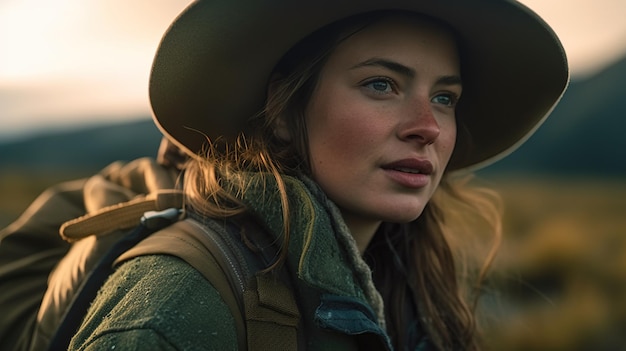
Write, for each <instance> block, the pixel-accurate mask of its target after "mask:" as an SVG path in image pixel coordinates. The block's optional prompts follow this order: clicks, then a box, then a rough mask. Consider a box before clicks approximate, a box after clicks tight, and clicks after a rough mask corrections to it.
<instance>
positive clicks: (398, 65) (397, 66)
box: [351, 58, 415, 78]
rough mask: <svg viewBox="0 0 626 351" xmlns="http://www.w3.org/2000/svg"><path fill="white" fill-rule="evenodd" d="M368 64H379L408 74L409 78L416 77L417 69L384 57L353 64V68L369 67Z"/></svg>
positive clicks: (405, 74)
mask: <svg viewBox="0 0 626 351" xmlns="http://www.w3.org/2000/svg"><path fill="white" fill-rule="evenodd" d="M368 66H379V67H384V68H387V69H389V70H391V71H394V72H397V73H399V74H402V75H404V76H407V77H409V78H414V77H415V70H413V69H412V68H410V67H407V66H405V65H403V64H401V63H398V62H395V61H391V60H387V59H382V58H371V59H369V60H366V61H363V62H361V63H358V64H356V65H354V66H352V68H351V69H356V68H360V67H368Z"/></svg>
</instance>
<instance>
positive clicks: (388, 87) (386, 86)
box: [363, 78, 393, 94]
mask: <svg viewBox="0 0 626 351" xmlns="http://www.w3.org/2000/svg"><path fill="white" fill-rule="evenodd" d="M363 86H364V87H366V88H368V89H370V90H372V91H374V92H375V93H377V94H389V93H391V92H393V86H392V83H391V82H390V81H389V80H388V79H383V78H380V79H376V80H371V81H369V82H367V83H365V84H364V85H363Z"/></svg>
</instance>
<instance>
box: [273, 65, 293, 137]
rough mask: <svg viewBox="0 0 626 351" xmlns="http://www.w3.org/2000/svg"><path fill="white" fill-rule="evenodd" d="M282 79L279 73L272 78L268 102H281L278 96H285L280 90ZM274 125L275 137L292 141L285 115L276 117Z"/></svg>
mask: <svg viewBox="0 0 626 351" xmlns="http://www.w3.org/2000/svg"><path fill="white" fill-rule="evenodd" d="M282 78H283V76H282V75H281V74H278V73H273V74H272V76H271V77H270V81H269V84H268V87H267V101H272V102H275V101H277V100H279V101H280V97H279V96H278V95H282V94H283V92H282V91H281V90H280V82H281V81H282ZM272 124H273V125H272V128H274V135H275V136H276V137H277V138H279V139H281V140H282V141H287V142H288V141H291V133H290V132H289V127H288V126H287V121H285V114H284V113H281V114H280V115H279V116H276V118H275V119H274V121H273V122H272Z"/></svg>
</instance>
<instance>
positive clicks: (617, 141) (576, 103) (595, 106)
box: [0, 57, 626, 179]
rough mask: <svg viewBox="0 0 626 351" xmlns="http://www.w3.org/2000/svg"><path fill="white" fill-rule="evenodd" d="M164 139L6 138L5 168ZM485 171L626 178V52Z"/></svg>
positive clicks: (96, 131)
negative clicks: (620, 58)
mask: <svg viewBox="0 0 626 351" xmlns="http://www.w3.org/2000/svg"><path fill="white" fill-rule="evenodd" d="M160 138H161V135H160V133H159V131H158V130H157V128H156V127H155V126H154V124H153V122H152V120H150V119H149V118H146V119H145V120H144V121H139V122H132V123H123V124H114V125H106V126H100V127H86V128H84V129H79V130H75V131H67V132H54V133H53V132H51V133H49V134H45V133H44V134H40V135H37V136H32V137H28V138H24V139H21V140H17V141H11V142H5V143H2V142H0V172H1V171H3V170H5V169H8V168H28V169H31V170H50V169H52V170H55V169H60V168H67V169H71V170H81V171H83V172H92V171H95V170H98V169H100V168H102V167H104V166H106V165H107V164H108V163H110V162H112V161H114V160H131V159H134V158H137V157H141V156H154V155H155V154H156V151H157V148H158V145H159V140H160ZM481 173H484V174H510V173H513V174H535V175H536V174H560V175H563V174H566V175H568V176H569V175H571V176H587V175H597V176H613V177H626V57H625V58H624V59H622V60H621V61H619V62H617V63H615V64H614V65H612V66H610V67H607V68H606V69H605V70H603V71H602V72H600V73H598V74H596V75H594V76H592V77H589V78H587V79H584V80H579V81H573V82H572V83H571V84H570V87H569V89H568V90H567V92H566V93H565V95H564V97H563V99H562V100H561V103H560V104H559V105H558V106H557V108H556V109H555V110H554V112H553V114H552V115H551V116H550V117H549V118H548V120H547V121H546V122H545V124H544V125H543V126H542V127H541V128H539V130H538V131H537V133H536V134H535V135H533V136H532V137H531V138H530V139H529V140H528V141H527V142H526V143H525V144H524V145H522V147H520V148H519V149H518V150H517V151H516V152H514V153H513V154H512V155H510V156H508V157H506V158H505V159H503V160H501V161H499V162H497V163H496V164H494V165H492V166H490V167H488V168H487V169H485V170H483V171H481ZM624 179H626V178H624Z"/></svg>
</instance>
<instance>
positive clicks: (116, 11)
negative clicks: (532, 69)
mask: <svg viewBox="0 0 626 351" xmlns="http://www.w3.org/2000/svg"><path fill="white" fill-rule="evenodd" d="M520 2H522V3H523V4H525V5H526V6H528V7H530V8H531V9H533V10H534V11H535V12H537V13H538V14H539V15H540V16H541V17H543V18H544V20H545V21H546V22H547V23H548V24H550V25H551V26H552V28H553V29H554V31H555V32H556V33H557V35H558V36H559V37H560V38H561V41H562V42H563V46H564V47H565V51H566V53H567V54H568V58H569V62H570V68H571V72H572V75H573V77H574V78H576V77H584V76H586V75H589V74H592V73H594V72H596V71H597V70H599V69H601V68H603V67H605V66H606V65H608V64H610V63H612V62H614V61H616V60H617V59H619V58H620V57H623V56H625V55H626V21H624V19H623V16H624V14H626V0H521V1H520ZM188 3H189V0H87V1H85V0H55V1H49V0H0V141H1V140H7V139H10V138H14V137H19V136H22V135H24V134H29V133H33V132H38V131H41V130H47V129H64V128H69V127H71V126H77V125H80V126H82V125H85V124H88V123H94V122H97V123H102V122H111V121H122V120H130V119H137V118H146V117H147V116H149V115H150V107H149V102H148V93H147V91H148V88H147V87H148V77H149V72H150V65H151V63H152V58H153V55H154V52H155V50H156V48H157V46H158V43H159V40H160V38H161V36H162V34H163V32H164V31H165V30H166V29H167V27H168V25H169V24H170V23H171V21H172V20H173V19H174V18H175V17H176V15H177V14H178V13H179V12H180V11H182V10H183V9H184V8H185V7H186V5H187V4H188Z"/></svg>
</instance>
